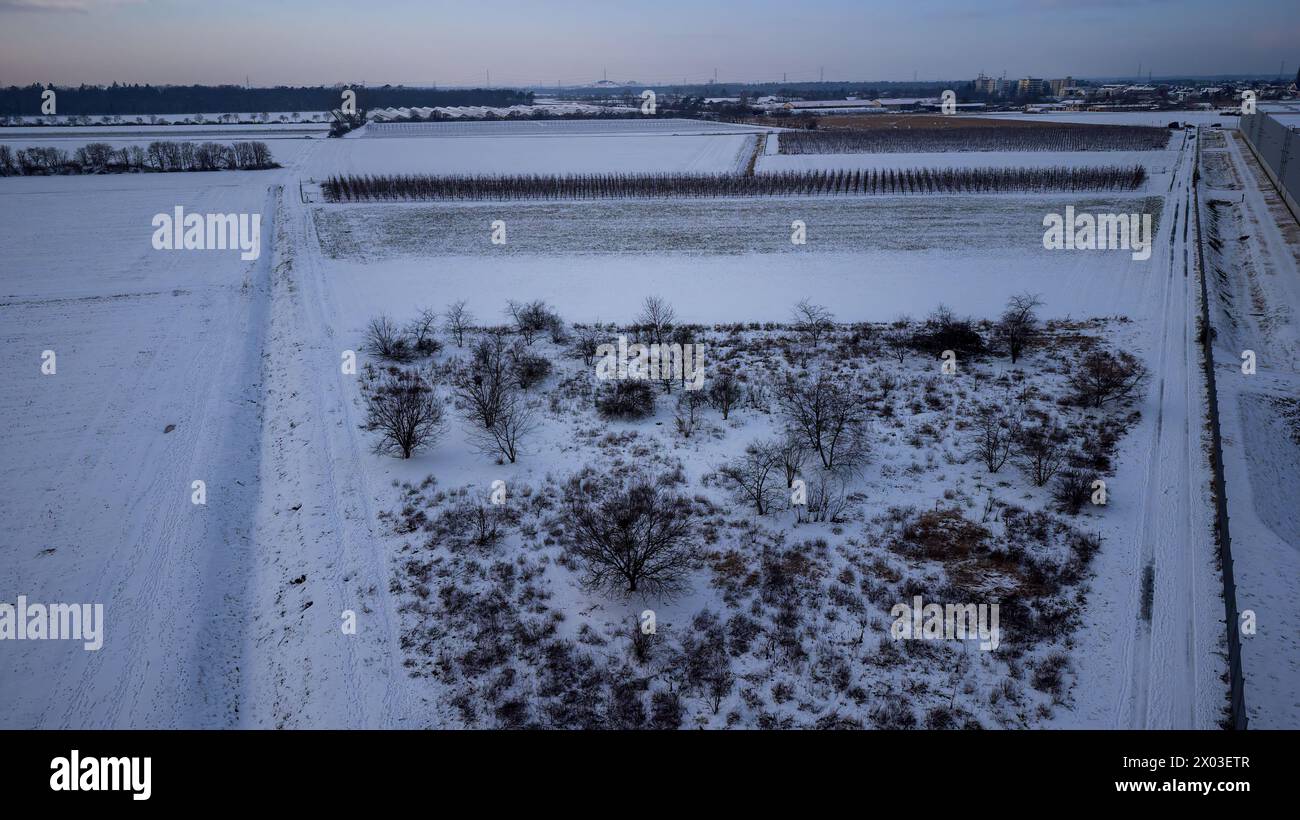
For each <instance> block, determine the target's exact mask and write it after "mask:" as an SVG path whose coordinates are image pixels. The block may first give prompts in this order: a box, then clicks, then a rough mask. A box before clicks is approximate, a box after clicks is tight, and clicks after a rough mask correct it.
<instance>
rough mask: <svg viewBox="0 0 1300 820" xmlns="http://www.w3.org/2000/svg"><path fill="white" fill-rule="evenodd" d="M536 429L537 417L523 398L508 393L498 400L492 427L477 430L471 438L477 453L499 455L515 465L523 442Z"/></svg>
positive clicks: (515, 393) (514, 393)
mask: <svg viewBox="0 0 1300 820" xmlns="http://www.w3.org/2000/svg"><path fill="white" fill-rule="evenodd" d="M536 429H537V418H536V415H535V414H534V413H533V411H532V408H531V407H529V406H528V404H527V403H526V402H525V400H524V397H523V396H521V395H520V394H519V393H517V392H515V391H507V392H506V393H504V394H503V395H502V397H501V401H500V404H499V405H498V406H497V410H496V413H495V414H494V415H493V417H492V424H490V425H488V426H487V427H483V428H476V429H475V430H474V431H473V432H472V433H471V434H470V439H471V441H473V442H474V444H475V445H476V446H477V447H478V449H479V451H480V452H483V453H488V454H490V455H500V457H501V458H504V459H505V460H506V461H508V462H510V463H511V464H514V463H515V461H516V460H517V459H518V458H519V456H520V454H521V449H520V448H521V445H522V444H523V440H524V439H525V438H526V437H527V436H528V435H529V434H530V433H532V432H533V431H534V430H536Z"/></svg>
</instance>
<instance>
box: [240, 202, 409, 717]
mask: <svg viewBox="0 0 1300 820" xmlns="http://www.w3.org/2000/svg"><path fill="white" fill-rule="evenodd" d="M278 213H279V214H280V215H281V219H280V220H279V221H278V222H277V225H276V243H275V255H274V271H273V284H272V299H271V319H270V324H269V330H268V339H267V350H266V356H265V370H264V380H265V389H266V408H265V418H264V427H263V435H262V469H261V476H260V480H259V483H260V485H261V487H262V495H261V499H260V503H259V505H258V510H257V517H256V533H257V534H256V544H257V572H256V573H255V583H254V589H253V592H252V595H251V597H252V599H253V601H254V604H255V611H256V612H257V613H258V614H257V616H256V619H255V623H256V626H255V628H254V630H253V631H254V636H253V641H252V643H251V645H250V646H249V650H248V663H249V676H250V680H251V686H252V689H253V696H252V707H251V708H250V710H249V712H248V713H247V714H245V715H244V723H245V725H248V726H254V727H262V728H267V727H277V728H283V727H289V728H319V727H326V726H328V727H372V728H373V727H384V726H400V725H401V720H402V718H403V717H405V716H406V714H407V713H406V711H405V708H404V705H403V704H404V701H403V695H402V684H403V681H404V677H403V675H402V674H401V669H400V666H399V660H400V652H399V651H398V650H397V619H396V617H395V614H394V612H393V609H392V607H391V605H390V603H389V593H388V584H389V577H390V576H389V573H388V571H387V559H386V557H385V555H384V554H383V553H382V552H381V544H382V540H381V539H380V538H379V537H378V535H377V533H375V532H374V531H373V529H372V528H373V527H375V526H377V522H376V517H375V509H374V505H373V503H372V499H373V497H374V496H373V492H372V490H371V489H370V487H369V484H368V481H367V477H366V475H367V466H366V465H365V464H363V463H362V461H363V459H364V458H365V456H364V455H363V453H362V451H361V445H360V441H359V435H358V433H357V427H358V425H359V423H360V418H359V416H358V414H357V413H356V411H355V409H354V408H353V406H352V404H351V397H352V396H354V395H355V393H356V389H355V386H354V385H351V384H350V383H349V382H351V381H353V380H354V379H355V378H356V376H354V375H346V374H344V373H343V372H342V368H341V366H340V365H341V362H342V353H343V351H344V350H345V348H346V346H347V345H346V344H345V343H344V342H343V340H337V341H336V339H335V334H334V331H333V328H332V327H331V326H330V324H329V322H328V319H327V316H328V311H329V303H330V295H329V292H328V288H327V287H326V284H325V283H324V282H323V281H322V280H321V268H320V265H319V264H318V256H319V244H318V242H317V240H316V236H315V229H314V227H313V225H312V223H311V220H310V217H309V214H308V212H307V210H306V209H305V208H303V207H301V206H300V204H299V203H298V201H297V196H296V190H294V191H293V192H292V193H290V194H289V195H286V196H284V197H283V202H282V204H281V208H280V209H279V211H278ZM353 344H354V343H353ZM345 612H351V613H353V614H354V615H355V619H356V625H357V628H356V633H355V634H350V633H345V632H344V630H343V626H344V623H345V619H344V613H345Z"/></svg>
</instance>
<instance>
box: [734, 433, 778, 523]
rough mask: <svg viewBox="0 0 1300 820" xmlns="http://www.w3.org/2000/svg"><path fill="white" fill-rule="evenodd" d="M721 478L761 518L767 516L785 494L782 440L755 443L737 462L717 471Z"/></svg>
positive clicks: (746, 449)
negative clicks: (783, 488) (783, 486)
mask: <svg viewBox="0 0 1300 820" xmlns="http://www.w3.org/2000/svg"><path fill="white" fill-rule="evenodd" d="M718 475H720V476H722V478H724V479H725V480H726V481H727V483H728V484H730V485H731V487H732V488H733V489H734V490H735V491H736V494H737V495H738V496H739V497H740V498H741V499H743V500H744V501H745V502H746V503H747V504H748V505H749V506H750V507H751V508H752V509H753V510H754V512H755V513H757V514H758V515H766V514H767V513H768V512H769V511H770V510H771V507H772V505H773V504H775V503H776V501H777V499H779V498H780V497H781V496H782V495H783V494H784V493H783V492H782V488H781V484H780V482H781V478H782V446H781V442H779V441H763V442H754V443H752V444H750V445H749V446H748V447H746V448H745V452H744V454H743V455H741V456H740V457H739V458H737V459H736V460H734V461H732V462H730V463H727V464H724V465H722V466H721V467H719V468H718Z"/></svg>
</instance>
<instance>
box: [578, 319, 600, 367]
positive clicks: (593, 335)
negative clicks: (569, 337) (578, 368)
mask: <svg viewBox="0 0 1300 820" xmlns="http://www.w3.org/2000/svg"><path fill="white" fill-rule="evenodd" d="M604 340H605V336H604V334H603V333H602V332H601V330H600V325H599V323H597V324H595V325H586V326H584V327H580V328H578V330H577V338H575V339H574V340H573V352H574V353H576V354H577V355H578V356H580V357H581V358H582V363H583V364H585V365H586V366H588V367H591V366H592V365H593V364H595V362H596V351H597V350H599V349H600V345H601V343H602V342H603V341H604Z"/></svg>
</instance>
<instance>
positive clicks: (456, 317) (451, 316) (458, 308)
mask: <svg viewBox="0 0 1300 820" xmlns="http://www.w3.org/2000/svg"><path fill="white" fill-rule="evenodd" d="M473 324H474V314H472V313H470V312H469V308H468V307H466V305H465V302H464V301H459V302H452V303H451V304H450V305H447V312H446V315H445V316H444V318H443V325H442V326H443V329H444V330H445V331H447V333H448V334H450V335H451V336H452V338H454V339H455V340H456V347H464V346H465V333H466V332H468V331H469V329H470V328H471V327H472V326H473Z"/></svg>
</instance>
